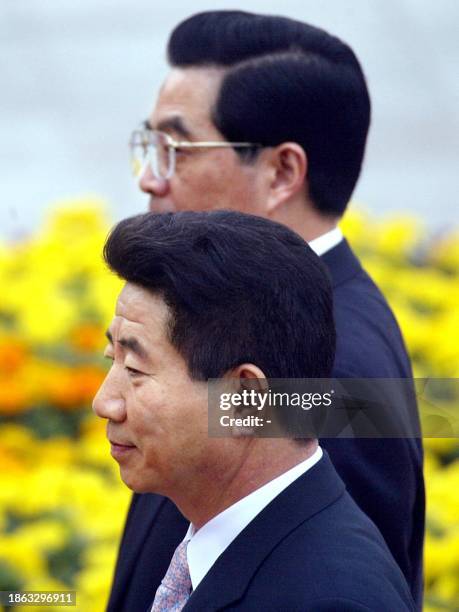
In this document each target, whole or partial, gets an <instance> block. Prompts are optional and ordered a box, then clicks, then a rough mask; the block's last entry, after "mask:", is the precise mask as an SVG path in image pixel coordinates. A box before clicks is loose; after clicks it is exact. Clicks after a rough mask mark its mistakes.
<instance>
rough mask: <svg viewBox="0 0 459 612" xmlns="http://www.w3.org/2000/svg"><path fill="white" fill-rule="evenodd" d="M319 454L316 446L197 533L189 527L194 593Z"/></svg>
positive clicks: (313, 463)
mask: <svg viewBox="0 0 459 612" xmlns="http://www.w3.org/2000/svg"><path fill="white" fill-rule="evenodd" d="M322 455H323V452H322V449H321V447H320V446H318V447H317V449H316V450H315V452H314V453H313V454H312V455H311V456H310V457H308V459H306V460H305V461H302V462H301V463H298V464H297V465H295V466H294V467H292V468H291V469H289V470H288V471H287V472H284V473H283V474H281V475H280V476H277V478H274V480H271V481H270V482H268V483H267V484H265V485H263V486H262V487H260V488H259V489H256V490H255V491H253V492H252V493H250V494H249V495H247V496H246V497H243V498H242V499H240V500H239V501H237V502H236V503H235V504H233V505H232V506H230V507H229V508H226V509H225V510H223V512H220V514H217V516H215V517H214V518H212V519H211V520H210V521H209V522H207V523H206V524H205V525H204V526H203V527H201V529H199V531H195V529H194V527H193V525H192V524H190V526H189V528H188V532H187V534H186V536H185V540H189V543H188V548H187V559H188V567H189V570H190V576H191V583H192V585H193V590H195V589H196V588H197V586H198V584H199V583H200V582H201V580H202V579H203V578H204V576H205V575H206V574H207V572H208V571H209V570H210V568H211V567H212V565H213V564H214V563H215V561H216V560H217V559H218V557H219V556H220V555H221V554H222V553H223V551H224V550H225V549H226V548H228V546H229V545H230V544H231V542H232V541H233V540H234V539H235V538H236V537H237V536H238V535H239V534H240V533H241V531H242V530H243V529H245V527H247V525H248V524H249V523H250V522H251V521H252V520H253V519H254V518H255V517H256V516H257V514H259V513H260V512H261V511H262V510H263V509H264V508H265V507H266V506H267V505H268V504H269V503H270V502H271V501H272V500H273V499H274V498H275V497H277V496H278V495H279V494H280V493H282V491H283V490H284V489H286V488H287V487H288V486H289V485H290V484H292V482H293V481H294V480H296V479H297V478H299V477H300V476H302V475H303V474H304V473H305V472H307V471H308V470H309V469H311V468H312V466H313V465H315V464H316V463H317V462H318V461H319V460H320V459H321V457H322Z"/></svg>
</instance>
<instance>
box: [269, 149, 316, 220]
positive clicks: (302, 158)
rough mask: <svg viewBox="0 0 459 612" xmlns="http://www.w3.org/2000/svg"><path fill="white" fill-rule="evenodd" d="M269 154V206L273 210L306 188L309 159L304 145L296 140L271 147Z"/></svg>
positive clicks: (270, 210)
mask: <svg viewBox="0 0 459 612" xmlns="http://www.w3.org/2000/svg"><path fill="white" fill-rule="evenodd" d="M269 155H270V159H269V160H268V163H269V164H270V170H271V172H270V185H269V187H270V189H269V197H268V202H267V208H268V210H269V212H273V211H274V210H276V208H278V207H279V206H281V205H282V204H284V202H286V201H287V200H290V199H291V198H292V197H294V196H296V195H297V194H298V193H299V192H300V191H301V190H303V189H305V187H306V186H305V180H306V176H307V170H308V159H307V156H306V153H305V151H304V149H303V147H301V146H300V145H299V144H297V143H296V142H283V143H282V144H280V145H278V146H277V147H273V148H272V149H270V150H269Z"/></svg>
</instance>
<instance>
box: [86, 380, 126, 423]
mask: <svg viewBox="0 0 459 612" xmlns="http://www.w3.org/2000/svg"><path fill="white" fill-rule="evenodd" d="M92 409H93V411H94V412H95V413H96V414H97V416H98V417H100V418H101V419H109V420H110V421H115V422H117V423H121V422H122V421H124V420H125V418H126V402H125V399H124V397H123V396H122V394H121V393H120V389H119V386H118V385H116V383H115V382H114V381H113V380H111V377H110V372H109V373H108V374H107V377H106V378H105V380H104V382H103V383H102V386H101V387H100V389H99V391H98V392H97V393H96V396H95V398H94V400H93V402H92Z"/></svg>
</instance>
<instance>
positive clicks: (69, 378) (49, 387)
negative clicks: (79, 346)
mask: <svg viewBox="0 0 459 612" xmlns="http://www.w3.org/2000/svg"><path fill="white" fill-rule="evenodd" d="M53 370H54V372H53V373H52V375H51V376H50V375H49V374H48V376H47V381H46V391H47V396H48V401H49V402H50V403H52V404H55V405H57V406H59V407H61V408H64V409H72V408H81V407H82V406H85V405H89V404H90V403H91V402H92V399H93V397H94V395H95V394H96V392H97V390H98V389H99V387H100V385H101V384H102V381H103V380H104V378H105V372H103V371H102V370H101V369H100V368H97V367H95V366H79V367H76V368H55V369H54V368H53Z"/></svg>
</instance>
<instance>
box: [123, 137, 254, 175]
mask: <svg viewBox="0 0 459 612" xmlns="http://www.w3.org/2000/svg"><path fill="white" fill-rule="evenodd" d="M260 146H261V145H258V144H253V143H251V142H226V141H220V142H210V141H202V142H188V141H177V140H174V138H172V136H169V134H166V133H165V132H159V131H157V130H149V129H146V128H139V129H137V130H134V131H133V132H132V135H131V139H130V141H129V148H130V151H131V169H132V173H133V175H134V176H135V177H140V176H141V175H142V173H143V172H144V170H145V168H146V166H147V165H148V164H150V167H151V170H152V172H153V175H154V176H155V177H156V178H159V179H169V178H171V176H172V175H173V174H174V171H175V158H176V153H177V151H180V149H227V148H234V149H239V148H241V149H242V148H244V149H248V148H252V149H256V148H259V147H260Z"/></svg>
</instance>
